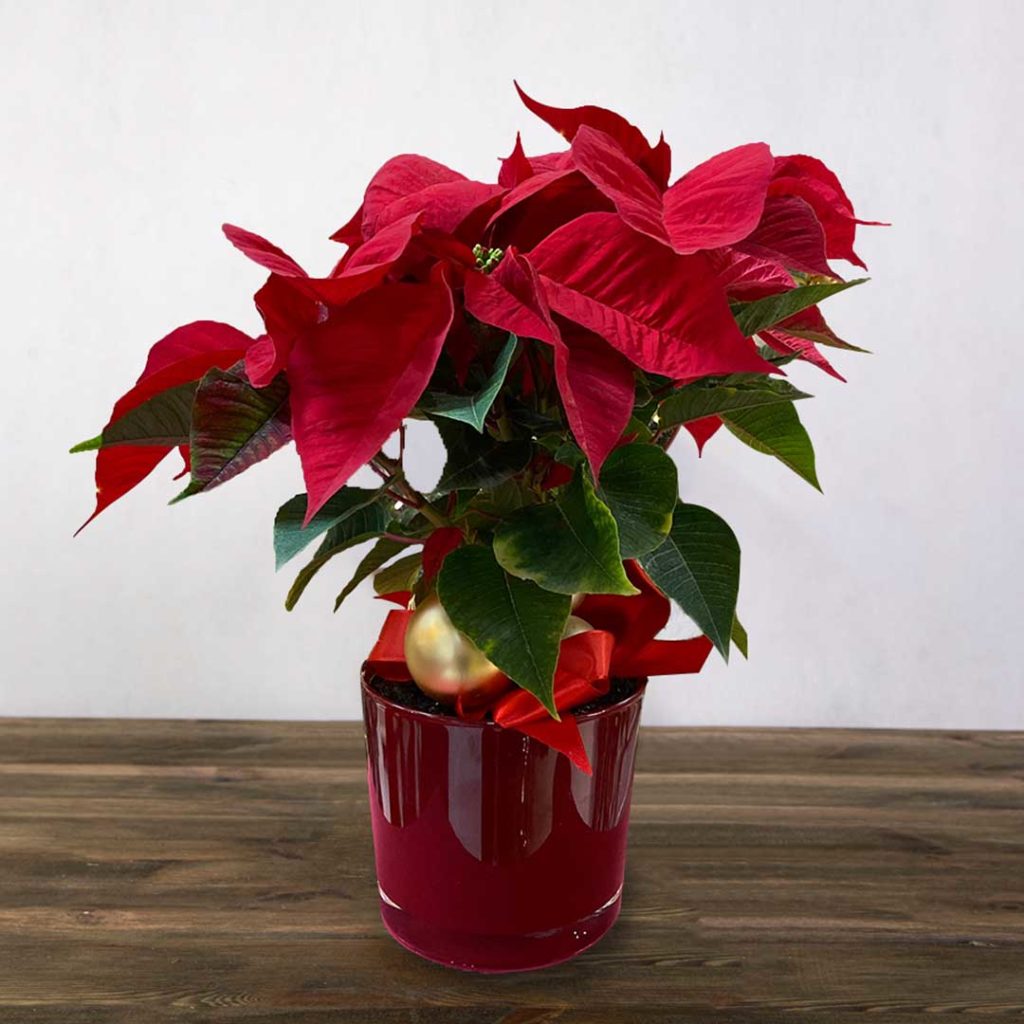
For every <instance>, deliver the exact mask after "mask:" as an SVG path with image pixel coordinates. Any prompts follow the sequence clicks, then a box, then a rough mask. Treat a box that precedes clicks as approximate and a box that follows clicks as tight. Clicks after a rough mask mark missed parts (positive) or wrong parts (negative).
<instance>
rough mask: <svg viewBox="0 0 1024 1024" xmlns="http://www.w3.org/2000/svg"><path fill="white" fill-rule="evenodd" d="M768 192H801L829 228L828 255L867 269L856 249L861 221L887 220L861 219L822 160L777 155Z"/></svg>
mask: <svg viewBox="0 0 1024 1024" xmlns="http://www.w3.org/2000/svg"><path fill="white" fill-rule="evenodd" d="M768 192H769V195H773V196H798V197H799V198H801V199H803V200H805V201H806V202H807V203H808V204H810V206H811V207H812V209H813V210H814V213H815V215H816V216H817V218H818V220H819V221H820V222H821V226H822V229H823V230H824V232H825V253H826V255H827V256H828V257H829V258H830V259H840V260H848V261H849V262H850V263H853V264H855V265H856V266H858V267H865V269H866V265H865V264H864V262H863V261H862V260H861V258H860V257H859V256H858V255H857V254H856V253H855V252H854V251H853V243H854V238H855V236H856V233H857V225H858V224H871V225H882V224H883V222H882V221H865V220H858V219H857V217H856V216H855V215H854V212H853V204H852V203H851V202H850V200H849V198H848V197H847V195H846V193H845V192H844V191H843V186H842V185H841V184H840V182H839V179H838V178H837V177H836V176H835V174H834V173H833V172H832V171H830V170H829V169H828V167H826V166H825V165H824V164H823V163H822V162H821V161H820V160H818V159H817V158H815V157H813V156H803V155H801V154H794V155H792V156H780V157H776V158H775V165H774V170H773V175H772V181H771V184H770V185H769V188H768Z"/></svg>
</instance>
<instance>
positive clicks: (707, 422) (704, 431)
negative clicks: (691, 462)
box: [683, 416, 722, 455]
mask: <svg viewBox="0 0 1024 1024" xmlns="http://www.w3.org/2000/svg"><path fill="white" fill-rule="evenodd" d="M683 426H684V427H686V430H687V432H688V433H689V435H690V436H691V437H692V438H693V440H694V441H695V442H696V443H697V454H698V455H703V454H704V445H706V444H707V443H708V441H710V440H711V438H713V437H714V436H715V434H717V433H718V430H719V428H720V427H721V426H722V420H721V418H720V417H719V416H705V417H704V418H703V419H699V420H690V422H689V423H684V424H683Z"/></svg>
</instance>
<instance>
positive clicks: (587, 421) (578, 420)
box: [555, 320, 635, 480]
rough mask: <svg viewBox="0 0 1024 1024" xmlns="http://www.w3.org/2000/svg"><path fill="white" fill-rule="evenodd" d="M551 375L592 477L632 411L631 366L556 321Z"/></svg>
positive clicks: (580, 330) (590, 337) (612, 351)
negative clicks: (556, 341) (557, 333)
mask: <svg viewBox="0 0 1024 1024" xmlns="http://www.w3.org/2000/svg"><path fill="white" fill-rule="evenodd" d="M559 331H560V334H561V343H560V344H559V345H557V346H556V348H555V378H556V380H557V381H558V392H559V394H560V395H561V396H562V404H563V405H564V406H565V414H566V418H567V419H568V420H569V426H570V427H571V429H572V433H573V437H575V438H576V441H577V443H578V444H579V446H580V447H581V448H582V449H583V451H584V452H585V453H586V456H587V459H588V460H589V462H590V467H591V470H592V472H593V474H594V479H595V480H596V479H597V478H598V476H599V475H600V473H601V466H603V465H604V460H605V459H606V458H607V457H608V453H609V452H611V450H612V449H613V448H614V447H615V446H616V444H617V443H618V440H619V438H620V437H621V436H622V432H623V431H624V430H625V429H626V424H627V423H628V422H629V418H630V416H631V415H632V414H633V398H634V394H635V384H634V380H633V366H632V364H631V363H630V362H629V360H627V359H626V358H625V357H624V356H622V355H620V354H619V353H618V352H616V351H615V349H613V348H612V347H611V346H610V345H609V344H608V343H607V342H606V341H603V340H602V339H601V338H599V337H598V336H597V335H596V334H592V333H591V332H590V331H587V330H585V329H584V328H582V327H580V326H579V325H577V324H574V323H571V322H570V321H567V320H563V321H562V322H561V323H560V324H559Z"/></svg>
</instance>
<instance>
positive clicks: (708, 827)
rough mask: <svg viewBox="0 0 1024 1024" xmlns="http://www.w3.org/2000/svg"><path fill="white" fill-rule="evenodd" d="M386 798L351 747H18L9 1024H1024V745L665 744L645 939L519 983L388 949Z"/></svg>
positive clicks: (235, 734) (646, 810)
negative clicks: (945, 1017)
mask: <svg viewBox="0 0 1024 1024" xmlns="http://www.w3.org/2000/svg"><path fill="white" fill-rule="evenodd" d="M365 785H366V780H365V772H364V767H363V750H362V736H361V729H360V727H359V726H358V725H357V724H354V723H344V724H326V723H274V722H263V723H253V722H234V723H225V722H152V721H149V722H141V721H81V720H65V721H60V720H58V721H54V720H33V719H20V720H7V721H3V720H0V1021H2V1022H3V1024H7V1022H17V1024H21V1022H50V1021H53V1022H74V1024H92V1022H101V1021H102V1022H108V1021H109V1022H132V1024H135V1022H142V1024H162V1022H166V1021H259V1022H289V1024H328V1022H334V1021H342V1022H362V1021H368V1022H374V1024H376V1022H381V1024H398V1022H410V1024H413V1022H415V1024H497V1022H499V1021H500V1022H503V1024H541V1022H556V1021H557V1022H558V1024H624V1022H630V1024H632V1022H636V1024H647V1022H652V1024H665V1022H669V1021H683V1022H689V1021H701V1022H718V1021H723V1022H741V1024H744V1022H754V1021H758V1022H760V1021H787V1022H804V1024H806V1022H819V1021H821V1022H824V1021H828V1022H833V1021H834V1022H848V1021H858V1022H863V1021H864V1020H865V1019H867V1020H874V1019H876V1017H875V1015H877V1019H878V1020H879V1021H880V1022H885V1024H894V1022H908V1021H928V1020H932V1019H933V1018H934V1015H942V1014H949V1015H955V1014H965V1015H974V1014H977V1015H980V1016H986V1015H991V1016H996V1017H998V1016H1007V1017H1020V1016H1024V734H1020V733H1017V734H1014V733H921V732H864V731H850V730H771V729H756V730H755V729H657V730H646V731H645V734H644V736H643V738H642V742H641V754H640V767H639V772H638V776H637V783H636V791H635V797H634V804H633V824H632V832H631V839H630V863H629V869H628V873H627V879H626V892H625V905H624V909H623V912H622V917H621V918H620V920H619V923H618V925H616V927H615V928H614V929H613V931H612V932H611V933H610V934H609V935H608V936H607V937H606V938H605V939H604V941H603V942H601V943H600V944H599V945H598V946H596V947H595V948H594V949H593V950H591V951H590V952H588V953H585V954H584V955H583V956H582V957H580V958H579V959H577V960H575V961H573V962H571V963H568V964H565V965H562V966H559V967H554V968H550V969H548V970H546V971H543V972H539V973H534V974H524V975H504V976H491V977H481V976H473V975H467V974H460V973H457V972H454V971H449V970H445V969H444V968H441V967H437V966H434V965H432V964H429V963H425V962H423V961H421V960H418V959H417V958H415V957H414V956H412V955H411V954H409V953H407V952H405V951H404V950H402V949H401V948H399V947H398V946H397V945H396V944H395V943H394V942H393V941H392V940H391V939H390V938H389V937H388V936H387V935H386V934H385V933H384V931H383V929H382V928H381V926H380V923H379V920H378V917H377V893H376V889H375V886H374V879H373V871H372V854H371V842H370V829H369V821H368V816H367V807H366V794H365ZM866 1014H867V1015H868V1016H867V1017H866V1016H865V1015H866Z"/></svg>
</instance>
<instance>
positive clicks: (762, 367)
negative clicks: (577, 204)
mask: <svg viewBox="0 0 1024 1024" xmlns="http://www.w3.org/2000/svg"><path fill="white" fill-rule="evenodd" d="M530 261H531V262H532V263H533V265H534V266H535V267H536V268H537V270H538V271H539V273H540V274H541V276H542V278H543V281H544V286H545V291H546V295H547V299H548V302H549V304H550V306H551V308H552V309H553V310H554V311H555V312H557V313H561V314H562V315H563V316H564V317H566V318H567V319H569V320H572V321H574V322H575V323H578V324H580V325H582V326H583V327H586V328H587V329H588V330H591V331H593V332H594V333H595V334H597V335H599V336H600V337H602V338H604V339H605V340H606V341H607V342H608V343H609V344H610V345H612V346H613V347H614V348H616V349H618V350H619V351H620V352H621V353H622V354H623V355H624V356H626V358H627V359H629V360H630V361H631V362H632V363H633V364H634V365H636V366H639V367H641V368H642V369H644V370H647V371H648V372H650V373H660V374H662V375H663V376H666V377H671V378H673V379H674V380H681V379H686V378H691V379H692V378H694V377H699V376H706V375H708V374H715V373H741V372H751V373H771V372H776V370H775V367H773V366H772V365H771V364H770V363H768V362H766V361H765V360H763V359H762V358H761V357H760V356H759V355H758V354H757V351H756V348H755V347H754V344H753V342H751V341H750V340H749V339H747V338H744V337H743V335H742V334H741V333H740V330H739V328H738V327H737V326H736V321H735V320H734V319H733V316H732V313H731V311H730V309H729V303H728V301H727V300H726V297H725V291H724V289H723V288H722V286H721V284H720V283H719V282H718V280H717V276H716V273H715V268H714V265H713V263H712V261H711V260H710V259H709V258H708V257H706V256H704V255H703V254H697V255H694V256H679V255H677V254H676V253H673V252H672V251H671V250H669V249H667V248H666V247H665V246H663V245H660V244H658V243H657V242H655V241H654V240H653V239H650V238H647V237H646V236H644V235H641V234H637V233H636V232H635V231H633V230H631V229H630V228H629V227H628V226H627V225H626V224H624V223H623V221H622V220H621V219H620V218H619V217H618V216H616V215H614V214H605V213H591V214H587V215H585V216H583V217H579V218H577V219H576V220H574V221H573V222H572V223H570V224H567V225H565V226H564V227H562V228H559V229H558V231H556V232H555V233H554V234H552V235H551V236H550V237H548V238H547V239H545V240H544V241H543V242H541V244H540V245H538V246H537V247H536V248H535V249H534V250H533V252H531V253H530Z"/></svg>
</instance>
